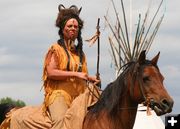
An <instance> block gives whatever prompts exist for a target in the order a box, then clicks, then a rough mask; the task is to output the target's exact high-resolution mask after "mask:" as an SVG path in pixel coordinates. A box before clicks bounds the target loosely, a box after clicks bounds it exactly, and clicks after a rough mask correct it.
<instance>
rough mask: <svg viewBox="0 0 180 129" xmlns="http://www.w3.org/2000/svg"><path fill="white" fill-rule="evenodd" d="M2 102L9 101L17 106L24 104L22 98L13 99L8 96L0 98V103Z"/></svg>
mask: <svg viewBox="0 0 180 129" xmlns="http://www.w3.org/2000/svg"><path fill="white" fill-rule="evenodd" d="M3 103H10V104H13V105H15V106H17V107H24V106H26V104H25V102H23V101H22V100H14V99H12V98H10V97H5V98H1V99H0V104H3Z"/></svg>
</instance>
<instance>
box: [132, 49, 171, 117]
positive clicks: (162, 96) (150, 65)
mask: <svg viewBox="0 0 180 129" xmlns="http://www.w3.org/2000/svg"><path fill="white" fill-rule="evenodd" d="M159 54H160V53H158V54H157V55H156V56H155V57H154V58H153V59H152V60H146V55H145V51H143V52H141V54H140V56H139V59H138V61H137V63H136V64H135V66H134V70H133V83H134V84H135V85H134V87H133V89H134V90H132V88H131V90H130V91H131V95H132V97H133V99H134V100H136V101H138V102H143V101H145V104H146V105H148V106H150V107H151V108H152V109H153V110H154V111H155V112H156V114H157V115H163V114H165V113H169V112H171V111H172V107H173V103H174V102H173V100H172V98H171V97H170V96H169V94H168V93H167V91H166V89H165V87H164V85H163V80H164V77H163V76H162V74H161V73H160V70H159V68H158V66H157V61H158V59H159Z"/></svg>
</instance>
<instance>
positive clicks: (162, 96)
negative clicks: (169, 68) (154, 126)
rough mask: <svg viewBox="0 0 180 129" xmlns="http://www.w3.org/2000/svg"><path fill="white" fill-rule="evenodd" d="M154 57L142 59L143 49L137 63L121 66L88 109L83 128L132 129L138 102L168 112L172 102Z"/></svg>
mask: <svg viewBox="0 0 180 129" xmlns="http://www.w3.org/2000/svg"><path fill="white" fill-rule="evenodd" d="M158 58H159V53H158V54H157V55H156V56H155V57H154V58H153V59H152V60H151V61H149V60H146V55H145V51H143V52H142V53H141V54H140V57H139V59H138V61H137V62H131V63H128V64H127V65H126V66H124V68H125V69H124V71H123V73H122V74H121V75H120V76H119V77H118V78H117V79H116V80H115V81H114V82H112V83H110V84H109V85H108V86H107V88H106V89H105V90H104V91H103V93H102V94H101V96H100V99H99V101H98V102H97V103H96V104H95V105H94V107H92V108H91V109H90V110H89V112H88V114H87V115H86V117H85V119H84V125H83V129H132V128H133V125H134V121H135V117H136V112H137V106H138V104H139V103H142V102H144V104H146V105H147V106H149V107H151V108H152V109H153V110H154V111H155V112H156V114H157V115H158V116H159V115H163V114H165V113H169V112H171V111H172V107H173V103H174V102H173V100H172V98H171V97H170V96H169V95H168V93H167V91H166V90H165V88H164V85H163V80H164V78H163V76H162V74H161V73H160V71H159V68H158V66H157V61H158Z"/></svg>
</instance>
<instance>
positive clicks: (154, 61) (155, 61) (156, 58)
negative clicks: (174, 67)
mask: <svg viewBox="0 0 180 129" xmlns="http://www.w3.org/2000/svg"><path fill="white" fill-rule="evenodd" d="M159 55H160V52H158V54H157V55H156V56H155V57H154V58H153V59H152V60H151V63H152V64H153V65H157V62H158V59H159Z"/></svg>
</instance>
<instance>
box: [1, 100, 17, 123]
mask: <svg viewBox="0 0 180 129" xmlns="http://www.w3.org/2000/svg"><path fill="white" fill-rule="evenodd" d="M14 107H15V105H13V104H10V103H2V104H0V124H1V123H2V122H3V120H4V119H5V117H6V113H8V112H9V111H10V110H11V109H12V108H14Z"/></svg>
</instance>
